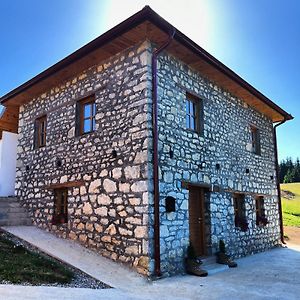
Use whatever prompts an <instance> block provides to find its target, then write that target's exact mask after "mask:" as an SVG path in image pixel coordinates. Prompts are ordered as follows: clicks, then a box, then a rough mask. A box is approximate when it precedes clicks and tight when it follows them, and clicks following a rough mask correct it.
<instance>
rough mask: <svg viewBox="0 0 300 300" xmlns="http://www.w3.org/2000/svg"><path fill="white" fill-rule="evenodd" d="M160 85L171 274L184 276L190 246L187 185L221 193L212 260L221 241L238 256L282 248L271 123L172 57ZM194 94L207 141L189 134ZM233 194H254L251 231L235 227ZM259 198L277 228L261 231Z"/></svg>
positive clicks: (214, 200)
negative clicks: (189, 101)
mask: <svg viewBox="0 0 300 300" xmlns="http://www.w3.org/2000/svg"><path fill="white" fill-rule="evenodd" d="M158 81H159V84H158V85H159V88H158V92H159V156H160V161H159V164H160V196H161V200H160V201H161V202H160V203H161V207H160V210H161V252H162V255H161V258H162V270H163V272H167V273H169V274H172V273H177V272H181V271H183V269H184V265H183V261H184V257H185V255H186V248H187V245H188V244H189V217H188V197H189V192H188V190H187V189H184V188H182V181H187V182H191V183H194V184H199V183H206V184H210V185H214V186H219V187H220V188H221V189H220V191H219V192H211V193H207V194H206V198H207V211H206V214H207V218H206V223H207V230H208V232H207V236H208V240H207V247H208V248H209V249H210V250H209V251H210V252H211V254H213V253H215V252H216V251H217V247H218V242H219V240H220V239H223V240H224V241H225V243H226V245H227V248H228V251H229V253H230V254H231V255H233V256H234V257H239V256H242V255H246V254H250V253H254V252H257V251H262V250H264V249H266V248H270V247H272V246H274V245H277V244H278V239H279V234H280V231H279V220H278V209H277V191H276V182H275V179H276V178H275V162H274V145H273V131H272V122H271V120H269V119H268V118H267V117H266V116H264V115H262V114H261V113H259V112H257V111H255V110H253V109H252V108H251V107H249V106H248V105H247V104H246V103H245V102H243V101H242V100H241V99H237V98H236V97H234V96H233V95H231V94H229V93H228V92H226V91H224V90H223V89H221V88H220V87H218V86H216V85H214V84H213V83H212V82H209V81H208V80H206V79H205V78H203V77H202V76H201V74H199V73H197V72H195V71H194V70H192V69H190V68H188V67H187V66H186V65H184V64H183V63H181V62H180V61H178V60H177V59H175V58H174V57H172V56H169V55H166V54H164V55H162V56H161V57H160V60H159V80H158ZM186 92H189V93H192V94H194V95H196V96H198V97H199V98H200V99H201V100H202V101H203V111H204V132H203V134H199V133H196V132H192V131H190V130H187V129H186V128H185V126H186V125H185V98H186ZM250 124H252V125H255V126H257V127H258V128H259V129H260V135H261V155H256V154H254V153H252V152H251V151H250V148H251V142H250V138H251V135H250ZM170 150H172V151H173V153H174V156H173V158H171V157H170ZM216 164H219V165H220V169H217V168H216ZM201 167H202V168H201ZM246 169H249V173H248V174H247V173H246ZM230 191H238V192H242V193H245V194H246V199H245V201H246V216H247V219H248V221H249V229H248V230H247V231H246V232H242V231H240V230H239V229H238V228H236V227H235V224H234V208H233V201H232V193H231V192H230ZM256 194H261V195H264V196H265V210H266V215H267V218H268V221H269V224H268V225H267V226H265V227H258V226H256V222H255V218H256V216H255V202H254V201H255V200H254V196H255V195H256ZM167 196H173V197H175V198H176V211H175V212H172V213H166V212H165V207H164V199H165V197H167Z"/></svg>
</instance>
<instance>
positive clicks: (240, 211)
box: [232, 193, 248, 231]
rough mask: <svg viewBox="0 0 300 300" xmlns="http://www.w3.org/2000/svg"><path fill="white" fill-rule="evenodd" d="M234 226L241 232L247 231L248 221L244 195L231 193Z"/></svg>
mask: <svg viewBox="0 0 300 300" xmlns="http://www.w3.org/2000/svg"><path fill="white" fill-rule="evenodd" d="M232 199H233V208H234V224H235V227H237V228H240V230H241V231H247V230H248V221H247V218H246V201H245V194H240V193H233V194H232Z"/></svg>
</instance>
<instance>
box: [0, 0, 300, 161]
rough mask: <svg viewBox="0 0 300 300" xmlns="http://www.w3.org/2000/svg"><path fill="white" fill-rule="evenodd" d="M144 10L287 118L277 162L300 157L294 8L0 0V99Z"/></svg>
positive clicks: (271, 2) (209, 1) (295, 4)
mask: <svg viewBox="0 0 300 300" xmlns="http://www.w3.org/2000/svg"><path fill="white" fill-rule="evenodd" d="M146 4H149V5H150V6H151V7H152V8H153V9H155V10H156V11H157V12H158V13H159V14H160V15H161V16H162V17H164V18H165V19H167V20H168V21H169V22H171V23H172V24H173V25H175V26H176V27H177V28H178V29H180V30H181V31H183V32H184V33H185V34H186V35H188V36H189V37H191V38H192V39H193V40H194V41H195V42H197V43H198V44H199V45H201V46H202V47H203V48H204V49H206V50H207V51H209V52H210V53H211V54H212V55H214V56H215V57H216V58H218V59H219V60H221V61H222V62H223V63H225V64H226V65H227V66H228V67H230V68H231V69H232V70H233V71H235V72H236V73H238V74H239V75H240V76H242V77H243V78H244V79H245V80H247V81H248V82H249V83H250V84H252V85H254V86H255V87H256V88H257V89H258V90H260V91H261V92H262V93H264V94H265V95H266V96H267V97H269V98H270V99H272V100H273V101H274V102H276V103H277V104H278V105H280V106H282V107H283V108H284V109H285V110H286V111H288V112H289V113H291V114H292V115H293V116H294V117H295V120H293V121H290V122H288V123H286V124H284V125H282V126H281V127H279V130H278V143H279V155H280V158H284V157H286V156H291V157H294V158H295V157H297V156H300V138H299V132H298V130H300V105H299V99H300V97H299V96H300V90H299V87H298V86H299V83H300V72H299V70H300V59H299V57H298V55H299V53H300V35H299V32H300V18H299V15H300V2H299V1H296V0H294V1H286V2H284V1H277V0H260V1H250V0H249V1H238V0H205V1H201V0H185V1H175V0H173V1H161V0H152V1H144V0H136V1H135V0H123V1H117V0H43V1H40V0H26V1H23V0H14V1H11V0H1V1H0V28H1V29H0V30H1V36H0V51H1V55H0V95H3V94H5V93H7V92H9V91H10V90H11V89H13V88H15V87H17V86H18V85H20V84H21V83H23V82H25V81H27V80H28V79H30V78H31V77H33V76H34V75H36V74H38V73H39V72H41V71H43V70H44V69H46V68H47V67H49V66H51V65H52V64H54V63H55V62H57V61H58V60H60V59H62V58H64V57H65V56H66V55H68V54H70V53H72V52H73V51H75V50H76V49H78V48H80V47H81V46H83V45H84V44H86V43H87V42H89V41H91V40H92V39H94V38H96V37H97V36H98V35H100V34H102V33H103V32H105V31H106V30H108V29H110V28H111V27H112V26H114V25H116V24H117V23H119V22H121V21H122V20H123V19H125V18H127V17H129V16H130V15H131V14H133V13H135V12H136V11H138V10H140V9H141V8H142V7H143V6H144V5H146Z"/></svg>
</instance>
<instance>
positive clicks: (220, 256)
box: [216, 240, 237, 268]
mask: <svg viewBox="0 0 300 300" xmlns="http://www.w3.org/2000/svg"><path fill="white" fill-rule="evenodd" d="M216 256H217V263H218V264H222V265H228V267H229V268H235V267H237V263H236V262H235V261H233V260H232V259H231V258H230V257H229V255H227V254H226V246H225V243H224V241H223V240H220V241H219V251H218V252H217V253H216Z"/></svg>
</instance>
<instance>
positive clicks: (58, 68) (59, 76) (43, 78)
mask: <svg viewBox="0 0 300 300" xmlns="http://www.w3.org/2000/svg"><path fill="white" fill-rule="evenodd" d="M174 30H175V35H174V40H173V42H172V44H171V45H170V46H169V47H168V52H170V53H171V54H172V55H175V56H176V57H178V58H179V59H181V60H182V61H183V62H185V63H186V64H187V65H189V66H190V67H192V68H194V69H196V70H198V71H199V72H201V74H203V75H204V76H205V77H207V78H209V79H210V80H212V81H214V82H215V83H216V84H218V85H220V86H221V87H222V88H224V89H225V90H228V91H229V92H231V93H232V94H233V95H235V96H238V97H240V98H242V99H243V100H244V101H245V102H246V103H248V104H249V105H250V106H252V107H254V108H255V109H256V110H258V111H260V112H262V113H263V114H265V115H267V116H268V117H269V118H271V119H272V121H273V122H279V121H282V120H291V119H293V117H292V116H291V115H290V114H289V113H287V112H286V111H285V110H283V109H282V108H281V107H279V106H278V105H277V104H275V103H274V102H273V101H271V100H270V99H269V98H267V97H266V96H265V95H263V94H262V93H261V92H259V91H258V90H257V89H255V88H254V87H253V86H252V85H250V84H249V83H247V82H246V81H245V80H244V79H242V78H241V77H240V76H239V75H237V74H236V73H234V72H233V71H232V70H230V69H229V68H228V67H226V66H225V65H224V64H223V63H221V62H220V61H219V60H217V59H216V58H215V57H213V56H212V55H210V54H209V53H208V52H207V51H205V50H204V49H203V48H201V47H200V46H199V45H197V44H196V43H195V42H193V41H192V40H191V39H190V38H188V37H187V36H186V35H184V34H183V33H182V32H180V31H179V30H177V29H176V28H175V27H174V26H172V25H171V24H170V23H168V22H167V21H166V20H165V19H163V18H162V17H160V16H159V15H158V14H157V13H156V12H155V11H153V10H152V9H151V8H150V7H149V6H145V7H144V8H143V9H142V10H141V11H139V12H137V13H136V14H134V15H132V16H131V17H129V18H128V19H126V20H125V21H123V22H122V23H120V24H118V25H117V26H115V27H113V28H112V29H110V30H109V31H107V32H106V33H104V34H102V35H101V36H99V37H98V38H96V39H95V40H93V41H91V42H90V43H88V44H86V45H85V46H83V47H82V48H80V49H78V50H77V51H75V52H74V53H72V54H71V55H69V56H67V57H66V58H64V59H63V60H61V61H59V62H58V63H56V64H55V65H53V66H51V67H50V68H48V69H46V70H45V71H43V72H41V73H40V74H38V75H37V76H35V77H33V78H32V79H30V80H29V81H27V82H25V83H24V84H22V85H20V86H19V87H17V88H15V89H14V90H12V91H10V92H9V93H7V94H6V95H4V96H2V97H1V98H0V103H1V104H2V105H5V106H17V107H18V106H20V105H22V104H24V103H26V102H28V101H30V100H31V99H32V98H33V97H36V96H38V95H39V94H41V93H43V92H45V91H46V90H47V89H50V88H51V87H54V86H55V85H58V84H60V83H62V82H64V81H66V80H67V79H70V78H72V77H74V76H75V75H77V74H78V73H79V72H81V71H83V70H85V69H87V68H88V67H90V66H92V65H96V64H97V63H99V62H101V61H103V60H105V59H107V58H109V57H110V56H112V55H115V54H117V53H119V52H120V51H122V50H124V49H126V48H129V47H130V46H133V45H135V44H136V43H138V42H140V41H143V40H145V39H149V40H150V41H152V42H154V43H155V44H157V45H160V44H161V43H163V42H164V41H165V40H166V39H167V38H168V36H169V34H170V32H172V31H174ZM0 129H1V120H0Z"/></svg>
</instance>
